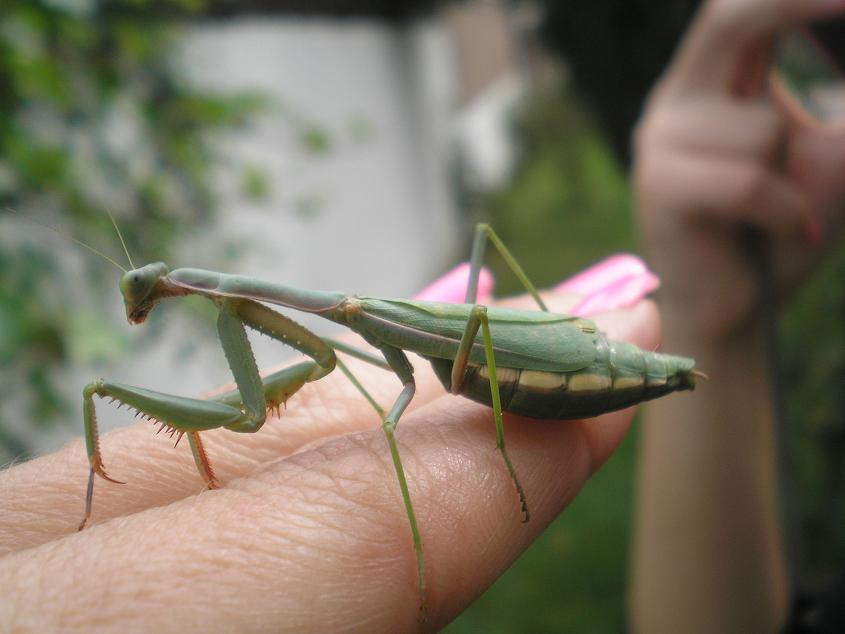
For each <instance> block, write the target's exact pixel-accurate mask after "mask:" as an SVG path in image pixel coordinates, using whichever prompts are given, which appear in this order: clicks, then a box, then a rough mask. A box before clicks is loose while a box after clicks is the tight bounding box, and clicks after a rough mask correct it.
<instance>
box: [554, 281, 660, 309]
mask: <svg viewBox="0 0 845 634" xmlns="http://www.w3.org/2000/svg"><path fill="white" fill-rule="evenodd" d="M659 286H660V278H659V277H657V276H656V275H655V274H654V273H652V272H651V271H648V270H646V271H645V272H643V273H639V274H635V275H629V276H627V277H623V278H621V279H617V280H614V281H613V282H611V283H610V284H608V285H607V286H605V287H604V288H602V289H599V290H598V291H596V292H594V293H592V294H590V295H587V297H585V298H584V299H582V300H581V301H580V302H579V303H578V304H576V305H575V306H574V307H573V308H572V310H570V311H569V312H570V313H572V314H573V315H578V316H586V315H592V314H594V313H599V312H602V311H606V310H617V309H619V308H628V307H630V306H634V305H636V304H637V303H639V302H640V300H642V299H643V298H644V297H645V296H646V295H648V294H649V293H652V292H654V291H655V290H657V289H658V287H659Z"/></svg>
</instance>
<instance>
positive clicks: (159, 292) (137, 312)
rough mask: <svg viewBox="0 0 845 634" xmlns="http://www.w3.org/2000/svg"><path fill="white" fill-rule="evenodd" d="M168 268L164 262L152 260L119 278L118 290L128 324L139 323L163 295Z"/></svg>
mask: <svg viewBox="0 0 845 634" xmlns="http://www.w3.org/2000/svg"><path fill="white" fill-rule="evenodd" d="M168 273H169V269H168V268H167V265H166V264H165V263H164V262H154V263H153V264H147V265H146V266H142V267H141V268H139V269H132V270H131V271H127V272H126V273H124V275H123V277H121V278H120V292H121V293H122V294H123V303H124V304H125V305H126V318H127V319H128V320H129V323H130V324H140V323H143V321H144V320H145V319H146V318H147V315H148V314H149V312H150V311H151V310H152V309H153V306H155V304H156V302H158V300H160V299H161V298H162V297H163V296H164V293H163V290H164V288H165V284H164V280H165V278H166V277H167V274H168Z"/></svg>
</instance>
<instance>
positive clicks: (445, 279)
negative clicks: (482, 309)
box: [414, 262, 495, 304]
mask: <svg viewBox="0 0 845 634" xmlns="http://www.w3.org/2000/svg"><path fill="white" fill-rule="evenodd" d="M469 270H470V265H469V263H468V262H464V263H463V264H459V265H458V266H456V267H455V268H453V269H452V270H451V271H449V272H448V273H446V274H445V275H442V276H440V277H439V278H437V279H436V280H434V281H433V282H432V283H431V284H429V285H428V286H426V287H425V288H424V289H423V290H421V291H420V292H419V293H417V294H416V295H414V299H420V300H423V301H428V302H451V303H453V304H463V303H464V298H465V297H466V292H467V284H469ZM494 285H495V280H494V279H493V274H492V273H490V271H489V270H488V269H487V268H485V267H481V272H480V274H479V276H478V301H479V302H482V303H483V302H486V301H487V300H488V299H490V295H491V294H492V292H493V286H494Z"/></svg>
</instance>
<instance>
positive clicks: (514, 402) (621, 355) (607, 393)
mask: <svg viewBox="0 0 845 634" xmlns="http://www.w3.org/2000/svg"><path fill="white" fill-rule="evenodd" d="M595 343H596V346H595V350H596V352H595V359H594V360H593V362H592V363H591V364H589V365H587V366H585V367H583V368H581V369H578V370H573V371H569V372H550V371H543V370H531V369H526V368H509V367H497V368H496V375H497V378H498V383H499V393H500V395H501V400H502V409H503V410H505V411H508V412H513V413H515V414H522V415H523V416H529V417H531V418H547V419H556V418H558V419H566V418H586V417H591V416H598V415H599V414H603V413H605V412H609V411H613V410H617V409H620V408H623V407H628V406H630V405H636V404H637V403H640V402H642V401H647V400H650V399H653V398H658V397H660V396H664V395H666V394H669V393H670V392H675V391H679V390H691V389H693V388H694V387H695V377H696V376H700V373H698V372H697V371H695V370H693V366H694V365H695V362H694V361H693V360H692V359H689V358H686V357H679V356H674V355H667V354H660V353H657V352H647V351H644V350H640V349H639V348H637V347H636V346H634V345H631V344H628V343H625V342H622V341H611V340H608V339H606V338H605V337H604V336H603V335H600V334H597V335H596V341H595ZM429 360H430V361H431V363H432V366H433V367H434V371H435V373H436V374H437V376H438V378H439V379H440V382H441V383H443V385H444V387H445V388H446V389H447V390H449V389H450V387H451V372H452V362H451V361H448V360H444V359H433V358H432V359H429ZM461 388H462V389H461V391H460V394H461V395H462V396H465V397H467V398H470V399H472V400H474V401H477V402H479V403H483V404H484V405H488V406H489V405H491V397H490V381H489V375H488V371H487V366H486V365H483V364H470V365H469V366H468V367H467V373H466V377H465V379H464V382H463V384H462V386H461Z"/></svg>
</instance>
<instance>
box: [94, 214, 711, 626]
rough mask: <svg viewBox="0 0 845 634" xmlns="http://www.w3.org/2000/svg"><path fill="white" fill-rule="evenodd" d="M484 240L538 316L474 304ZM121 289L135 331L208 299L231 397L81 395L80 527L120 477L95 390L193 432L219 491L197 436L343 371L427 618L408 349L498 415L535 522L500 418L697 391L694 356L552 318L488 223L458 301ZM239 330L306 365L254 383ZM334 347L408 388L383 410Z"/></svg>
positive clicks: (210, 275)
mask: <svg viewBox="0 0 845 634" xmlns="http://www.w3.org/2000/svg"><path fill="white" fill-rule="evenodd" d="M488 238H489V240H490V241H491V242H492V243H493V244H494V246H495V247H496V248H497V249H498V250H499V252H500V253H501V254H502V256H503V257H504V258H505V260H506V261H507V262H508V264H509V265H510V267H511V269H512V270H513V271H514V273H515V274H516V275H517V277H518V278H519V279H520V280H521V282H522V283H523V285H524V286H525V287H526V289H527V290H528V292H529V293H531V295H532V296H533V297H534V298H535V300H536V301H537V304H538V306H539V307H540V308H541V311H539V312H538V311H527V310H513V309H504V308H487V307H485V306H482V305H479V304H476V295H477V288H478V276H479V272H480V268H481V261H482V258H483V252H484V248H485V244H486V241H487V239H488ZM127 255H128V254H127ZM130 265H131V259H130ZM120 290H121V293H122V294H123V298H124V303H125V305H126V316H127V318H128V320H129V322H130V323H133V324H139V323H142V322H143V321H144V320H145V319H146V317H147V315H148V314H149V312H150V311H151V310H152V309H153V307H154V306H155V305H156V304H157V303H158V302H159V301H161V300H163V299H166V298H170V297H180V296H186V295H200V296H203V297H206V298H208V299H209V300H211V301H212V302H214V304H215V305H216V307H217V308H218V319H217V330H218V333H219V337H220V341H221V344H222V346H223V350H224V352H225V355H226V358H227V360H228V362H229V366H230V368H231V371H232V375H233V376H234V379H235V384H236V389H234V390H232V391H230V392H228V393H226V394H222V395H219V396H216V397H214V398H212V399H209V400H199V399H193V398H185V397H181V396H173V395H169V394H164V393H160V392H153V391H151V390H146V389H143V388H138V387H132V386H128V385H122V384H120V383H113V382H110V381H106V380H103V379H100V380H97V381H94V382H92V383H89V384H88V385H87V386H86V387H85V388H84V391H83V400H84V405H83V407H84V419H85V439H86V446H87V451H88V459H89V462H90V466H91V471H90V477H89V481H88V491H87V496H86V506H85V518H84V519H83V521H82V523H81V524H80V527H79V528H80V530H81V529H82V528H83V527H84V526H85V523H86V522H87V520H88V518H89V517H90V515H91V505H92V498H93V486H94V475H95V474H97V475H99V476H101V477H103V478H105V479H106V480H109V481H112V482H117V481H116V480H113V479H112V478H111V477H109V476H108V475H107V474H106V471H105V469H104V467H103V461H102V458H101V454H100V447H99V439H98V434H97V422H96V415H95V410H94V399H93V397H94V396H95V395H96V396H99V397H105V398H110V399H112V400H116V401H118V402H120V403H121V404H126V405H128V406H129V407H131V408H133V409H135V410H137V412H138V413H139V414H140V415H143V416H145V417H147V418H150V419H153V420H154V421H158V422H159V423H160V424H161V425H162V426H163V427H164V428H166V429H169V430H170V432H171V433H172V434H178V435H179V437H181V436H182V435H183V434H184V435H187V437H188V441H189V444H190V447H191V451H192V452H193V456H194V460H195V462H196V466H197V469H198V470H199V472H200V475H201V476H202V477H203V479H204V481H205V482H206V484H207V486H208V487H209V488H215V487H216V486H217V481H216V479H215V476H214V471H213V470H212V467H211V464H210V462H209V458H208V456H207V454H206V452H205V450H204V449H203V445H202V441H201V438H200V432H202V431H205V430H209V429H215V428H218V427H225V428H226V429H229V430H231V431H235V432H250V433H251V432H255V431H258V429H260V428H261V426H262V425H263V424H264V421H265V419H266V416H267V411H268V410H274V409H276V410H277V409H278V408H279V406H280V405H281V404H282V403H284V402H285V401H286V400H287V399H288V398H290V396H291V395H293V394H294V393H295V392H297V391H298V390H299V389H300V388H302V387H303V386H304V385H305V384H306V383H308V382H311V381H316V380H319V379H321V378H322V377H324V376H326V375H327V374H329V373H330V372H331V371H332V370H334V368H335V366H336V365H340V367H341V369H342V370H343V371H344V372H345V373H346V374H347V376H349V377H350V379H352V381H353V383H354V384H355V385H356V387H357V388H358V389H359V391H361V392H362V394H363V395H364V396H365V397H366V398H367V399H368V400H369V401H370V403H371V404H372V405H373V406H374V408H375V409H376V411H378V412H379V414H380V416H381V417H382V428H383V430H384V432H385V435H386V437H387V442H388V446H389V449H390V453H391V456H392V459H393V464H394V467H395V469H396V475H397V478H398V481H399V487H400V489H401V493H402V498H403V501H404V505H405V511H406V513H407V516H408V522H409V524H410V528H411V534H412V537H413V543H414V549H415V553H416V559H417V571H418V576H419V591H420V607H421V610H422V613H423V614H424V610H425V605H426V580H425V562H424V559H423V550H422V542H421V540H420V533H419V529H418V527H417V521H416V518H415V516H414V508H413V505H412V503H411V497H410V494H409V491H408V485H407V482H406V479H405V472H404V469H403V467H402V460H401V457H400V455H399V450H398V447H397V444H396V439H395V434H394V432H395V429H396V425H397V424H398V422H399V420H400V418H401V416H402V413H403V412H404V411H405V408H406V407H407V406H408V404H409V403H410V402H411V400H412V398H413V396H414V391H415V383H414V377H413V370H412V367H411V364H410V363H409V361H408V359H407V357H406V356H405V351H410V352H415V353H417V354H419V355H421V356H422V357H424V358H426V359H427V360H429V361H430V362H431V364H432V366H433V368H434V371H435V373H436V374H437V376H438V378H439V380H440V381H441V382H442V384H443V386H444V387H445V388H446V389H447V390H448V391H450V392H451V393H453V394H461V395H463V396H466V397H468V398H471V399H473V400H476V401H479V402H481V403H484V404H486V405H489V406H491V407H492V408H493V415H494V421H495V429H496V445H497V447H498V450H499V451H500V453H501V454H502V458H503V459H504V462H505V465H506V467H507V469H508V472H509V473H510V476H511V479H512V481H513V483H514V486H515V488H516V490H517V493H518V495H519V500H520V505H521V510H522V519H523V521H528V519H529V513H528V504H527V501H526V497H525V493H524V491H523V489H522V486H521V485H520V483H519V479H518V477H517V475H516V471H515V470H514V467H513V464H512V463H511V460H510V458H509V457H508V453H507V449H506V446H505V437H504V427H503V423H502V412H503V411H509V412H515V413H519V414H523V415H526V416H531V417H534V418H583V417H590V416H597V415H599V414H602V413H604V412H608V411H612V410H616V409H621V408H623V407H627V406H630V405H633V404H635V403H639V402H641V401H644V400H648V399H652V398H657V397H659V396H663V395H665V394H668V393H670V392H673V391H676V390H685V389H693V388H694V386H695V377H696V376H700V373H699V372H697V371H696V370H695V369H694V365H695V362H694V361H693V360H692V359H688V358H685V357H678V356H672V355H664V354H659V353H655V352H647V351H643V350H640V349H639V348H637V347H636V346H633V345H631V344H628V343H624V342H618V341H609V340H607V339H606V338H605V337H604V336H603V335H602V333H601V332H599V331H598V329H597V328H596V326H595V324H594V323H593V322H592V321H590V320H587V319H583V318H579V317H572V316H567V315H557V314H553V313H550V312H548V310H547V308H546V306H545V305H544V304H543V301H542V300H541V299H540V296H539V294H538V292H537V290H536V289H535V288H534V286H533V285H532V284H531V282H530V281H529V280H528V278H527V277H526V275H525V274H524V272H523V271H522V269H521V268H520V267H519V265H518V264H517V263H516V261H515V260H514V258H513V257H512V256H511V254H510V252H509V251H508V250H507V248H506V247H505V246H504V245H503V244H502V242H501V240H500V239H499V238H498V237H497V236H496V234H495V233H494V232H493V231H492V229H491V228H490V227H489V226H487V225H479V226H478V228H477V230H476V234H475V241H474V243H473V250H472V258H471V270H470V283H469V285H468V288H467V294H466V303H464V304H446V303H436V302H423V301H414V300H404V299H383V298H375V297H365V296H356V295H346V294H343V293H337V292H323V291H309V290H304V289H299V288H294V287H291V286H285V285H282V284H277V283H272V282H264V281H261V280H257V279H255V278H251V277H245V276H239V275H227V274H223V273H216V272H212V271H205V270H200V269H190V268H183V269H176V270H174V271H170V270H169V269H168V268H167V266H166V265H165V264H164V263H161V262H158V263H154V264H148V265H146V266H143V267H141V268H134V269H133V270H131V271H128V272H126V273H125V274H124V275H123V277H122V279H121V281H120ZM266 304H274V305H278V306H283V307H286V308H292V309H295V310H299V311H303V312H309V313H314V314H317V315H319V316H321V317H324V318H326V319H329V320H331V321H334V322H337V323H339V324H342V325H344V326H347V327H348V328H350V329H351V330H353V331H355V332H357V333H358V334H359V335H361V336H362V337H363V338H364V339H365V340H366V341H367V342H368V343H369V344H371V345H372V346H374V347H375V348H376V349H378V350H379V351H380V352H381V353H382V355H383V356H384V360H385V361H386V364H385V363H384V362H383V361H381V360H380V359H379V358H377V357H374V356H372V355H369V354H368V353H365V352H362V351H356V350H355V349H354V348H350V347H348V346H345V345H344V344H340V343H338V342H330V341H328V340H324V339H322V338H320V337H318V336H317V335H315V334H314V333H312V332H311V331H309V330H307V329H306V328H304V327H303V326H300V325H299V324H297V323H295V322H294V321H292V320H291V319H289V318H287V317H285V316H283V315H281V314H280V313H278V312H276V311H274V310H272V309H271V308H269V307H268V306H266ZM245 326H247V327H249V328H252V329H254V330H257V331H259V332H262V333H264V334H266V335H268V336H270V337H273V338H274V339H276V340H278V341H280V342H282V343H286V344H288V345H290V346H292V347H293V348H296V349H297V350H299V351H301V352H302V353H304V354H305V355H307V356H308V357H310V358H311V360H307V361H302V362H299V363H297V364H295V365H293V366H290V367H288V368H285V369H283V370H281V371H279V372H276V373H274V374H271V375H269V376H267V377H265V378H264V379H262V378H261V377H260V376H259V373H258V368H257V366H256V363H255V358H254V356H253V353H252V349H251V347H250V344H249V341H248V339H247V337H246V331H245ZM479 330H480V331H481V332H480V333H479ZM335 348H337V349H339V350H342V351H344V352H347V353H351V354H353V355H354V356H358V357H360V358H363V359H365V360H368V361H370V362H373V363H376V364H378V365H381V366H382V367H386V368H387V369H389V370H391V371H392V372H394V373H395V374H396V376H397V377H398V378H399V380H400V382H401V384H402V389H401V392H400V393H399V396H398V397H397V398H396V400H395V402H394V403H393V406H392V407H391V408H390V410H389V411H388V412H387V414H386V415H385V414H384V411H383V410H381V408H380V407H379V406H378V404H377V403H376V402H375V401H374V400H373V399H372V397H370V395H369V394H368V393H367V392H366V390H365V389H364V388H363V386H361V384H360V383H359V382H358V381H357V380H356V379H355V378H354V377H353V376H352V375H351V374H350V373H349V372H348V370H347V369H346V368H345V366H343V365H342V364H341V363H340V362H339V360H338V359H337V357H336V355H335Z"/></svg>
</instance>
